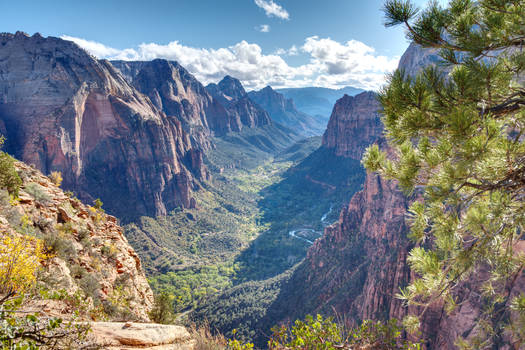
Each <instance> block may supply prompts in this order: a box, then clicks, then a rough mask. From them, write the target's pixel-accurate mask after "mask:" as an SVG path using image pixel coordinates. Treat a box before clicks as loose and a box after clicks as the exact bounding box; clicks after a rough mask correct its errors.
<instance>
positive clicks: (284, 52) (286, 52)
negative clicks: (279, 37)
mask: <svg viewBox="0 0 525 350" xmlns="http://www.w3.org/2000/svg"><path fill="white" fill-rule="evenodd" d="M275 54H276V55H279V56H297V55H299V49H298V48H297V46H295V45H293V46H292V47H290V48H289V49H283V48H279V49H277V50H275Z"/></svg>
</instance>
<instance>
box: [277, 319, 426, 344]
mask: <svg viewBox="0 0 525 350" xmlns="http://www.w3.org/2000/svg"><path fill="white" fill-rule="evenodd" d="M272 332H273V334H272V336H271V338H270V340H269V341H268V348H269V349H270V350H281V349H312V350H313V349H315V350H335V349H354V350H359V349H376V350H401V349H405V350H409V349H410V350H418V349H420V344H417V343H412V342H409V341H407V340H405V339H403V336H402V335H403V332H402V329H401V328H400V327H399V326H398V323H397V320H390V321H388V322H387V323H385V324H383V323H381V322H373V321H365V322H363V324H362V325H361V326H360V327H357V328H354V329H346V328H345V327H344V326H341V325H339V324H337V323H335V322H333V321H332V319H331V318H323V317H322V316H321V315H317V316H316V317H315V318H314V317H312V316H310V315H308V316H306V319H305V321H300V320H297V321H295V324H294V326H293V327H292V328H288V327H286V326H284V325H282V326H278V327H274V328H272Z"/></svg>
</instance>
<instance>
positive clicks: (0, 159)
mask: <svg viewBox="0 0 525 350" xmlns="http://www.w3.org/2000/svg"><path fill="white" fill-rule="evenodd" d="M2 143H3V139H2V140H0V145H1V144H2ZM20 186H22V180H21V179H20V176H18V173H17V172H16V169H15V160H14V159H13V157H11V156H10V155H8V154H7V153H5V152H0V187H1V188H3V189H6V190H7V191H8V192H9V194H12V195H14V196H15V197H18V191H19V189H20Z"/></svg>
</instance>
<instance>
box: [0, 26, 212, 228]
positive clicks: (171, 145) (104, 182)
mask: <svg viewBox="0 0 525 350" xmlns="http://www.w3.org/2000/svg"><path fill="white" fill-rule="evenodd" d="M0 122H1V123H0V132H1V133H2V134H3V135H4V136H6V138H7V142H6V146H7V151H8V152H10V153H11V154H13V155H14V156H15V157H17V158H18V159H20V160H23V161H24V162H26V163H29V164H33V165H34V166H36V167H37V168H38V169H40V170H41V171H42V172H44V173H46V174H48V173H50V172H51V171H60V172H62V175H63V177H64V182H63V186H64V188H66V189H70V190H73V191H75V193H76V194H77V195H78V196H79V198H81V199H82V200H85V201H87V202H91V201H92V200H93V199H94V198H97V197H99V198H101V199H102V200H103V202H104V203H105V208H106V209H107V210H108V211H109V212H110V213H112V214H115V215H117V216H119V218H126V219H127V218H132V217H133V216H135V215H139V214H140V215H151V216H153V215H162V214H165V213H166V212H167V211H169V210H171V209H173V208H175V207H177V206H184V207H191V206H192V205H193V204H194V203H193V201H192V199H191V191H192V189H193V188H195V186H196V182H195V180H196V179H203V178H206V177H207V170H206V168H205V167H204V165H203V163H202V154H201V151H200V150H198V149H195V148H193V147H192V145H191V140H190V136H189V134H188V133H186V132H185V131H184V130H183V127H182V123H181V122H180V120H178V119H176V118H168V117H166V115H165V114H164V113H163V112H162V111H161V110H159V109H158V107H157V106H155V104H153V103H152V102H151V100H150V99H149V98H148V97H147V96H145V95H144V94H142V93H140V92H139V91H137V90H136V89H135V88H134V87H133V86H131V85H130V84H129V83H128V82H127V81H126V80H125V79H124V78H123V76H122V75H121V74H120V73H119V72H118V71H117V70H115V69H114V68H113V66H112V65H111V64H110V63H109V62H107V61H103V60H97V59H95V58H94V57H92V56H91V55H89V54H88V53H87V52H85V51H84V50H82V49H80V48H79V47H78V46H77V45H76V44H74V43H72V42H69V41H65V40H62V39H58V38H53V37H48V38H44V37H42V36H40V35H39V34H35V35H33V36H31V37H30V36H28V35H27V34H25V33H21V32H18V33H16V34H7V33H4V34H0Z"/></svg>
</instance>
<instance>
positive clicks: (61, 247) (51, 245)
mask: <svg viewBox="0 0 525 350" xmlns="http://www.w3.org/2000/svg"><path fill="white" fill-rule="evenodd" d="M42 240H43V241H44V247H45V249H46V251H47V252H48V253H51V254H56V255H57V256H58V257H60V258H62V259H64V260H66V261H67V260H70V259H74V258H75V257H76V256H77V251H76V250H75V248H73V246H72V244H71V242H70V241H69V240H67V239H65V238H63V237H62V236H61V235H60V234H58V233H57V232H50V233H48V234H45V235H44V236H42Z"/></svg>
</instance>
